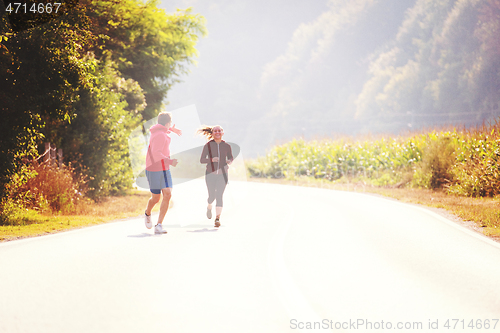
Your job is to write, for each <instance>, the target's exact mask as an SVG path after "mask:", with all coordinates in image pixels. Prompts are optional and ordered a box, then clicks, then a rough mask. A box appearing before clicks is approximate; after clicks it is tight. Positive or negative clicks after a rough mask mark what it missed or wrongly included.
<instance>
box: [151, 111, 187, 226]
mask: <svg viewBox="0 0 500 333" xmlns="http://www.w3.org/2000/svg"><path fill="white" fill-rule="evenodd" d="M171 125H172V115H171V114H170V113H169V112H162V113H160V114H159V115H158V124H156V125H154V126H151V128H150V129H149V131H150V132H151V137H150V139H149V147H148V154H147V156H146V177H147V178H148V183H149V189H150V191H151V198H149V201H148V204H147V206H146V211H145V212H144V222H145V224H146V227H147V228H148V229H151V228H152V227H153V223H152V221H151V210H152V209H153V207H154V206H155V205H156V204H157V203H158V202H159V201H160V197H161V196H162V195H163V199H162V201H161V204H160V214H159V215H158V223H157V224H156V226H155V234H166V233H167V231H166V230H165V229H163V226H162V223H163V219H164V218H165V215H166V214H167V211H168V206H169V203H170V198H171V196H172V176H171V175H170V166H171V165H172V166H174V167H175V166H176V165H177V160H176V159H170V137H169V136H168V135H167V134H168V133H170V132H174V133H175V134H177V135H179V136H180V135H181V134H182V131H181V130H179V129H177V128H175V125H174V126H172V127H170V126H171Z"/></svg>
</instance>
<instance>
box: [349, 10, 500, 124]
mask: <svg viewBox="0 0 500 333" xmlns="http://www.w3.org/2000/svg"><path fill="white" fill-rule="evenodd" d="M499 15H500V2H499V1H498V0H485V1H476V0H464V1H453V0H436V1H417V2H416V4H415V6H414V7H413V8H411V9H410V10H408V12H407V17H406V19H405V21H404V22H403V24H402V25H401V27H400V29H399V32H398V34H397V37H396V40H395V42H394V44H391V45H389V46H387V47H386V48H385V49H384V50H382V51H380V52H379V53H378V54H377V56H376V57H375V60H374V61H373V62H372V64H371V67H370V78H369V80H368V81H367V82H366V83H365V85H364V88H363V90H362V92H361V94H359V95H358V97H357V101H356V106H357V115H358V116H378V117H379V119H380V120H379V121H384V120H383V119H386V118H382V117H385V116H389V115H392V116H394V115H399V116H400V117H403V118H407V119H409V117H408V116H407V115H411V122H412V126H413V127H421V126H428V125H429V124H432V123H450V122H453V121H454V120H455V119H461V121H462V123H467V124H475V123H477V122H480V121H481V120H483V119H488V118H489V117H491V115H492V114H495V113H498V112H499V104H500V99H499V96H500V95H499V93H500V66H499V65H500V57H499V56H500V47H499V45H500V44H499V42H498V33H499V32H500V24H499V22H500V21H499V17H500V16H499Z"/></svg>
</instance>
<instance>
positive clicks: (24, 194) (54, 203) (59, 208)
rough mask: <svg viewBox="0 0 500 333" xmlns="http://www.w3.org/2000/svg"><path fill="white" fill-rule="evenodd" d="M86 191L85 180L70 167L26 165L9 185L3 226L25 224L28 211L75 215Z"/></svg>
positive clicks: (46, 163) (41, 164)
mask: <svg viewBox="0 0 500 333" xmlns="http://www.w3.org/2000/svg"><path fill="white" fill-rule="evenodd" d="M86 190H87V186H86V177H85V176H84V175H83V174H79V173H77V172H76V171H75V169H74V168H73V167H72V166H71V165H69V166H63V167H61V168H59V167H58V166H56V165H53V164H52V163H50V162H44V163H39V162H38V161H36V160H34V161H32V162H25V163H23V164H21V165H20V166H19V169H18V170H17V172H16V173H15V174H14V175H13V176H12V177H11V180H10V182H9V183H8V184H7V185H6V192H7V194H8V195H7V196H6V197H4V199H3V201H2V203H1V207H2V213H1V214H0V224H2V225H12V224H16V223H22V221H25V220H26V218H27V215H26V212H27V211H28V210H35V211H38V212H44V213H59V212H61V213H72V212H74V211H75V209H76V206H77V205H78V203H79V202H80V201H81V200H84V197H85V193H86ZM28 215H29V214H28ZM23 216H24V217H23ZM25 217H26V218H25ZM26 221H27V220H26Z"/></svg>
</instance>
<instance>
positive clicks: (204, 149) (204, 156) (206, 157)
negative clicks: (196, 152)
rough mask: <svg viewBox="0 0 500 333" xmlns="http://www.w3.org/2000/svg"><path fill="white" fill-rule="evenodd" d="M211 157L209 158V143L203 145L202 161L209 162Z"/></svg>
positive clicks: (203, 162)
mask: <svg viewBox="0 0 500 333" xmlns="http://www.w3.org/2000/svg"><path fill="white" fill-rule="evenodd" d="M209 162H210V159H209V158H208V143H207V144H206V145H205V146H203V151H202V152H201V157H200V163H202V164H206V163H209Z"/></svg>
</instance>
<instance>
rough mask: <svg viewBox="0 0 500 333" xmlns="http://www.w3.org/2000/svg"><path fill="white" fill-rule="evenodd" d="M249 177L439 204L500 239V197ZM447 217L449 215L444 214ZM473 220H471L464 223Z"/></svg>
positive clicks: (473, 227)
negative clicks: (475, 196) (479, 196)
mask: <svg viewBox="0 0 500 333" xmlns="http://www.w3.org/2000/svg"><path fill="white" fill-rule="evenodd" d="M250 181H254V182H264V183H276V184H284V185H294V186H309V187H320V188H327V189H333V190H341V191H354V192H364V193H373V194H379V195H383V196H386V197H390V198H393V199H397V200H399V201H401V202H406V203H413V204H420V205H424V206H428V207H432V208H441V209H444V210H446V212H448V213H449V214H452V215H453V216H454V217H457V219H454V220H458V221H460V222H461V224H462V225H465V226H468V227H471V228H472V229H474V230H476V231H479V232H481V233H483V234H484V235H486V236H488V237H490V238H492V239H494V240H496V241H500V198H499V197H496V198H473V197H461V196H456V195H450V194H447V193H446V192H445V191H443V190H430V189H422V188H396V187H380V186H371V185H366V184H364V183H339V182H331V181H325V180H321V179H314V178H311V177H298V178H296V179H295V180H286V179H283V178H282V179H270V178H250ZM447 217H450V216H447ZM467 222H472V223H467Z"/></svg>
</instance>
